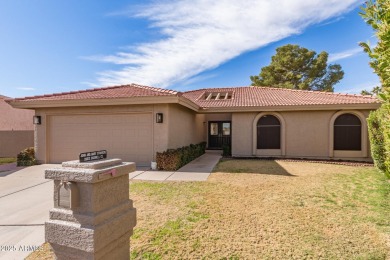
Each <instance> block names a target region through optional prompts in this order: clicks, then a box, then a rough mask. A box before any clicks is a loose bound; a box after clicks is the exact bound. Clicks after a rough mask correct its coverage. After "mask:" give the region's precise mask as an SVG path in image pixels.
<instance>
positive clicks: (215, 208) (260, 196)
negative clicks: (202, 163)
mask: <svg viewBox="0 0 390 260" xmlns="http://www.w3.org/2000/svg"><path fill="white" fill-rule="evenodd" d="M214 171H215V172H214V173H213V174H212V175H211V176H210V177H209V179H208V181H207V182H189V183H188V182H164V183H162V182H143V181H132V182H131V184H130V197H131V198H132V199H133V200H134V205H135V207H136V208H137V212H138V213H137V214H138V219H137V226H136V228H135V233H134V235H133V236H132V238H131V258H132V259H199V258H206V259H387V258H389V257H390V218H389V216H390V183H389V181H388V180H386V179H385V178H384V176H383V175H382V174H381V173H379V172H378V171H377V170H376V169H374V168H373V167H356V166H344V165H333V164H321V163H308V162H289V161H272V160H270V161H261V160H226V161H222V162H220V163H219V164H218V165H217V166H216V168H215V169H214ZM45 258H46V259H50V258H51V255H50V251H49V248H48V247H47V246H46V247H45V250H44V251H40V252H35V253H33V254H32V255H30V257H29V259H45Z"/></svg>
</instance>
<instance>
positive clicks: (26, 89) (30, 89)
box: [17, 88, 35, 91]
mask: <svg viewBox="0 0 390 260" xmlns="http://www.w3.org/2000/svg"><path fill="white" fill-rule="evenodd" d="M17 89H19V90H25V91H33V90H35V88H17Z"/></svg>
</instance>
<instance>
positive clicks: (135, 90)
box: [14, 84, 178, 102]
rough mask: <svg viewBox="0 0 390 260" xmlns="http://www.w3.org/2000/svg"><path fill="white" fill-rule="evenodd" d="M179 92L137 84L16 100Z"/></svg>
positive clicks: (105, 97)
mask: <svg viewBox="0 0 390 260" xmlns="http://www.w3.org/2000/svg"><path fill="white" fill-rule="evenodd" d="M177 95H178V92H177V91H173V90H169V89H161V88H154V87H148V86H141V85H137V84H130V85H122V86H114V87H105V88H94V89H87V90H80V91H71V92H62V93H54V94H49V95H41V96H32V97H24V98H15V99H14V100H15V101H26V102H28V101H38V100H42V101H43V100H48V101H49V100H75V99H76V100H77V99H80V100H84V99H107V98H128V97H151V96H177Z"/></svg>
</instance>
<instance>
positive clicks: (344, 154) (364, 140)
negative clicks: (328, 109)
mask: <svg viewBox="0 0 390 260" xmlns="http://www.w3.org/2000/svg"><path fill="white" fill-rule="evenodd" d="M343 114H352V115H354V116H357V117H358V118H359V120H360V123H361V128H362V129H361V150H360V151H359V150H358V151H352V150H351V151H348V150H345V151H343V150H334V123H335V121H336V119H337V118H338V117H339V116H341V115H343ZM328 144H329V157H330V158H334V157H336V158H353V157H367V156H368V133H367V120H366V117H365V116H364V114H363V113H362V112H360V111H355V110H342V111H338V112H336V113H334V114H333V116H332V117H331V119H330V121H329V142H328Z"/></svg>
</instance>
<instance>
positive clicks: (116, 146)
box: [47, 113, 153, 165]
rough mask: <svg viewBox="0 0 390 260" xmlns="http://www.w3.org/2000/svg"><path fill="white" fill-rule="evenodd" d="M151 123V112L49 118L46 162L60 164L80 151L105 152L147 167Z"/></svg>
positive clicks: (76, 155)
mask: <svg viewBox="0 0 390 260" xmlns="http://www.w3.org/2000/svg"><path fill="white" fill-rule="evenodd" d="M152 122H153V121H152V114H151V113H140V114H138V113H137V114H110V115H64V116H50V117H49V118H48V135H47V136H48V137H47V138H48V140H47V148H48V160H49V162H50V163H61V162H63V161H69V160H76V159H78V156H79V154H80V153H82V152H88V151H97V150H107V153H108V158H121V159H122V160H123V161H131V162H136V163H137V165H150V161H152V158H153V138H152V137H153V136H152Z"/></svg>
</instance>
